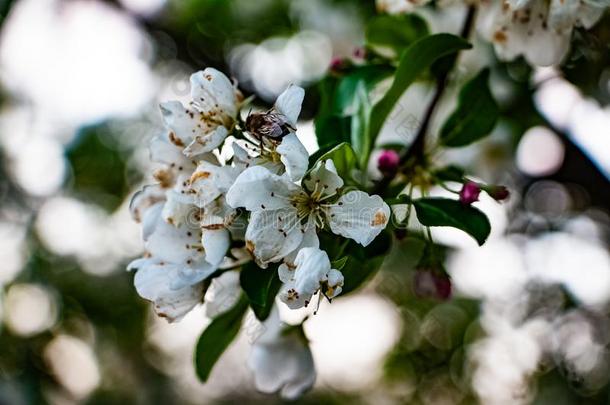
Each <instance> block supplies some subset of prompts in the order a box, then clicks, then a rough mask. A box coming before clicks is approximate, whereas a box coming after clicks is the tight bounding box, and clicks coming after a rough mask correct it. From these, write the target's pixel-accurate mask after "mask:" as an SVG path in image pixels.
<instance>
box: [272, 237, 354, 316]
mask: <svg viewBox="0 0 610 405" xmlns="http://www.w3.org/2000/svg"><path fill="white" fill-rule="evenodd" d="M278 272H279V277H280V280H281V281H282V282H283V283H284V286H283V288H282V291H281V292H280V299H281V300H282V301H283V302H284V303H286V305H288V306H289V307H290V308H291V309H297V308H301V307H305V306H307V305H308V304H309V303H310V302H311V297H312V296H313V295H314V294H315V293H316V292H318V291H321V293H322V294H323V295H324V296H325V297H327V298H328V299H332V298H334V297H336V296H337V295H339V294H341V290H342V288H343V274H341V272H340V271H338V270H335V269H332V268H331V265H330V260H329V259H328V255H327V254H326V252H324V251H323V250H320V249H318V248H312V247H308V248H303V249H301V250H300V251H299V253H298V254H297V257H296V259H295V261H294V266H291V265H289V264H286V263H283V264H282V265H280V267H279V269H278Z"/></svg>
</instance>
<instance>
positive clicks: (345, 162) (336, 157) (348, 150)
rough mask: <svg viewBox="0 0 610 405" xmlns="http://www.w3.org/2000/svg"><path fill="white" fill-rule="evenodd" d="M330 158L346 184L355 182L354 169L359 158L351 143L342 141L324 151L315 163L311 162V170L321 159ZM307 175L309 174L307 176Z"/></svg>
mask: <svg viewBox="0 0 610 405" xmlns="http://www.w3.org/2000/svg"><path fill="white" fill-rule="evenodd" d="M328 159H331V160H332V161H333V163H334V164H335V167H336V168H337V174H339V176H340V177H341V178H342V179H343V180H344V181H345V183H346V184H349V183H353V181H351V179H352V174H353V171H354V169H356V168H357V167H358V158H357V157H356V154H355V153H354V150H353V149H352V147H351V146H350V144H349V143H347V142H343V143H340V144H339V145H337V146H335V147H334V148H332V149H331V150H329V151H328V152H326V153H324V154H323V155H322V156H320V157H319V158H318V159H317V160H316V161H315V162H314V163H313V164H310V170H311V168H313V167H314V166H315V165H316V164H317V163H318V162H319V161H322V160H328ZM310 162H311V160H310ZM307 175H308V174H306V175H305V176H307Z"/></svg>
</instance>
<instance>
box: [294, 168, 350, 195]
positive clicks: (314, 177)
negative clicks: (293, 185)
mask: <svg viewBox="0 0 610 405" xmlns="http://www.w3.org/2000/svg"><path fill="white" fill-rule="evenodd" d="M303 184H304V185H305V188H306V189H307V190H309V191H310V192H311V193H320V194H321V195H324V196H328V195H334V194H336V193H338V192H339V189H340V188H341V187H343V179H342V178H341V177H339V175H338V174H337V169H336V168H335V164H334V163H333V161H332V160H330V159H328V160H325V161H323V162H322V161H321V162H318V163H317V164H316V165H315V166H314V168H313V169H312V170H311V172H310V173H309V174H308V175H307V176H305V179H304V180H303Z"/></svg>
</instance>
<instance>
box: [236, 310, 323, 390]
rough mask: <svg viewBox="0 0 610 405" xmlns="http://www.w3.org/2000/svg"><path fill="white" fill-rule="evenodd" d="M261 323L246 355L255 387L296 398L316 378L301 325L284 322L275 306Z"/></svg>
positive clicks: (311, 384) (311, 357) (310, 385)
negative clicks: (259, 329)
mask: <svg viewBox="0 0 610 405" xmlns="http://www.w3.org/2000/svg"><path fill="white" fill-rule="evenodd" d="M263 327H264V332H263V333H262V334H261V335H260V336H259V337H258V338H257V339H256V341H255V342H254V344H253V346H252V352H251V354H250V358H249V359H248V367H249V368H250V369H251V370H252V372H253V374H254V382H255V385H256V388H257V389H258V390H259V391H262V392H265V393H274V392H277V391H279V392H280V395H281V396H282V398H284V399H288V400H292V399H296V398H298V397H299V396H301V395H302V394H303V393H304V392H306V391H307V390H309V389H310V388H311V387H312V386H313V384H314V383H315V381H316V370H315V366H314V362H313V356H312V354H311V350H310V349H309V345H308V342H307V338H306V337H305V335H304V333H303V330H302V327H301V326H289V325H286V324H283V323H282V322H281V321H280V318H279V314H278V311H277V309H275V308H274V310H273V311H272V312H271V314H270V316H269V318H268V319H267V321H265V323H264V324H263Z"/></svg>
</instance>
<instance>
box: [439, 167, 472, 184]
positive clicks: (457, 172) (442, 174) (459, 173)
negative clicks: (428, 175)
mask: <svg viewBox="0 0 610 405" xmlns="http://www.w3.org/2000/svg"><path fill="white" fill-rule="evenodd" d="M432 174H433V175H434V177H436V178H437V179H439V180H441V181H455V182H457V183H461V182H463V181H464V175H465V172H464V169H462V168H461V167H459V166H455V165H449V166H445V167H442V168H440V169H438V170H435V171H434V172H433V173H432Z"/></svg>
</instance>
